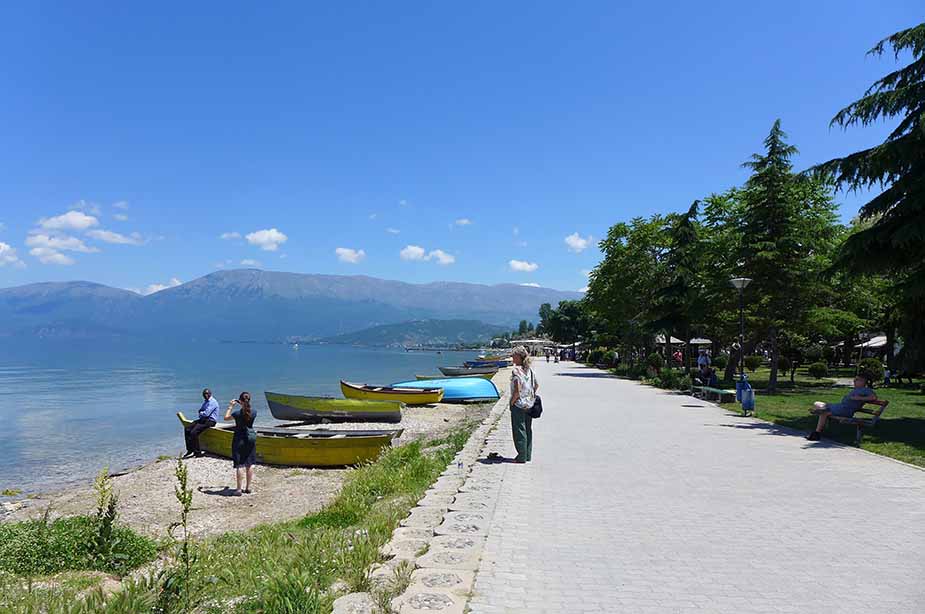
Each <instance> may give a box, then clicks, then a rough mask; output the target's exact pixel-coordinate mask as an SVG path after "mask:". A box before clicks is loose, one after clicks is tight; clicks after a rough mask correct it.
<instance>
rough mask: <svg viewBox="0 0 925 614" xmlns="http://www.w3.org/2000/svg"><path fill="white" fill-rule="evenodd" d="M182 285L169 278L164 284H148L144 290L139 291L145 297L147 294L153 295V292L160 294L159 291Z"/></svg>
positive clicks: (174, 278)
mask: <svg viewBox="0 0 925 614" xmlns="http://www.w3.org/2000/svg"><path fill="white" fill-rule="evenodd" d="M182 283H183V282H182V281H180V280H179V279H177V278H176V277H171V278H170V281H168V282H167V283H166V284H150V285H148V286H145V288H144V289H143V290H141V292H140V293H141V294H144V295H145V296H147V295H149V294H154V293H155V292H160V291H161V290H166V289H167V288H176V287H177V286H179V285H180V284H182Z"/></svg>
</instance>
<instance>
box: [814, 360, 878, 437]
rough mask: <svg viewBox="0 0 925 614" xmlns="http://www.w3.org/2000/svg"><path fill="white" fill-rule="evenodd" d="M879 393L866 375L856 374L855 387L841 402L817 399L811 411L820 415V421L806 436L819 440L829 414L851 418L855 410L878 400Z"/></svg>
mask: <svg viewBox="0 0 925 614" xmlns="http://www.w3.org/2000/svg"><path fill="white" fill-rule="evenodd" d="M876 400H877V394H876V393H875V392H874V391H873V390H872V389H871V388H870V382H869V381H868V380H867V376H866V375H861V374H858V375H855V376H854V388H852V389H851V391H850V392H849V393H848V394H846V395H845V397H844V398H843V399H842V400H841V403H823V402H822V401H816V402H815V403H813V408H812V409H811V410H809V411H810V413H812V414H815V415H817V416H819V422H818V423H817V424H816V430H815V431H813V432H812V433H810V434H809V435H807V436H806V438H807V439H808V440H810V441H819V439H820V438H821V437H822V431H823V430H825V425H826V422H828V420H829V416H844V417H845V418H850V417H851V416H853V415H854V412H856V411H858V410H859V409H861V408H862V407H864V403H866V402H868V401H876Z"/></svg>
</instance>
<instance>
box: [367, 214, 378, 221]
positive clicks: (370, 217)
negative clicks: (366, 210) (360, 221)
mask: <svg viewBox="0 0 925 614" xmlns="http://www.w3.org/2000/svg"><path fill="white" fill-rule="evenodd" d="M377 217H379V214H378V213H370V214H369V219H371V220H374V219H376V218H377Z"/></svg>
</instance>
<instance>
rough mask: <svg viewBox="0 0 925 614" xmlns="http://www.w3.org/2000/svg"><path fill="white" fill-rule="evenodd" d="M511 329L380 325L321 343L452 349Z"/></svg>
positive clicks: (469, 324)
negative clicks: (428, 346) (447, 347)
mask: <svg viewBox="0 0 925 614" xmlns="http://www.w3.org/2000/svg"><path fill="white" fill-rule="evenodd" d="M510 330H511V327H510V326H497V325H495V324H485V323H484V322H480V321H478V320H412V321H411V322H399V323H398V324H380V325H379V326H373V327H372V328H364V329H363V330H358V331H356V332H353V333H344V334H343V335H336V336H334V337H328V338H327V339H322V342H324V343H343V344H348V345H366V346H399V345H400V346H405V347H408V346H415V345H439V346H452V345H457V344H466V343H481V342H486V341H491V339H492V338H493V337H496V336H498V335H501V334H503V333H506V332H510Z"/></svg>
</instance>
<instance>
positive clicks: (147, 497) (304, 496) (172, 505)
mask: <svg viewBox="0 0 925 614" xmlns="http://www.w3.org/2000/svg"><path fill="white" fill-rule="evenodd" d="M507 371H508V370H507V369H503V370H502V371H501V372H499V373H498V374H497V375H496V376H495V378H494V382H495V385H497V386H498V388H499V390H500V389H501V388H502V386H504V385H505V382H506V381H507V378H508V377H509V375H507ZM492 405H493V403H485V404H471V405H469V404H467V405H459V404H447V403H441V404H438V405H433V406H428V407H409V408H407V409H406V410H405V411H404V413H403V416H402V421H401V423H400V424H397V425H396V424H381V423H362V424H361V423H356V424H337V425H329V428H337V429H341V428H343V429H392V428H402V429H404V433H403V434H402V436H401V438H399V439H397V440H396V441H395V443H396V445H402V444H405V443H408V442H409V441H413V440H415V439H420V438H427V439H432V438H438V437H441V436H443V435H445V434H447V433H449V432H450V431H452V430H453V429H454V428H455V427H457V426H459V425H460V424H463V423H464V422H466V421H467V420H469V419H472V420H481V419H483V418H484V417H485V416H487V415H488V412H489V410H490V409H491V406H492ZM177 437H178V439H181V440H182V434H181V433H180V431H179V429H178V431H177ZM186 462H187V466H188V467H189V476H190V485H191V486H192V488H193V490H194V494H193V506H194V511H193V513H192V517H191V529H192V531H193V532H194V533H195V534H196V535H197V536H206V535H216V534H219V533H224V532H226V531H236V530H243V529H248V528H251V527H254V526H257V525H260V524H265V523H268V522H273V521H279V520H286V519H290V518H297V517H300V516H304V515H306V514H311V513H312V512H315V511H317V510H319V509H320V508H322V507H323V506H324V505H325V504H326V503H328V502H329V501H330V500H331V499H332V498H333V497H334V496H335V495H336V494H337V492H338V491H339V490H340V487H341V484H342V483H343V480H344V478H345V477H346V476H347V474H348V473H349V472H350V471H351V470H350V469H349V468H347V469H309V468H295V467H271V466H266V465H260V466H258V467H257V468H256V472H255V488H254V490H255V492H254V493H253V494H251V495H245V496H243V497H233V496H230V493H231V490H232V489H233V488H234V485H235V482H234V472H233V469H232V467H231V461H230V460H228V459H223V458H217V457H211V456H205V457H202V458H193V459H189V460H187V461H186ZM175 467H176V463H175V462H174V461H173V460H159V461H154V462H151V463H149V464H147V465H144V466H142V467H139V468H137V469H134V470H131V471H128V472H125V473H121V474H116V475H114V477H113V480H112V481H113V486H114V489H115V491H116V492H117V493H118V495H119V502H120V505H119V512H120V518H121V521H122V522H124V523H125V524H127V525H128V526H130V527H132V528H133V529H135V530H136V531H139V532H141V533H144V534H146V535H150V536H152V537H163V536H165V535H166V532H167V528H168V526H169V525H170V524H171V523H172V522H175V521H176V520H177V514H178V509H179V508H178V504H177V501H176V499H175V497H174V490H173V489H174V485H175V483H176V480H175V478H174V469H175ZM49 509H50V517H52V518H55V517H58V516H70V515H75V514H85V513H88V512H91V511H92V510H94V509H95V501H94V493H93V489H92V485H91V484H87V485H86V486H82V487H73V488H69V489H66V490H62V491H59V492H53V493H48V494H40V495H38V496H33V497H32V498H28V499H18V500H12V501H11V500H10V499H5V500H4V504H3V508H2V509H0V521H2V522H10V521H17V520H26V519H29V518H36V517H40V516H42V515H43V514H44V513H45V511H46V510H49Z"/></svg>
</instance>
